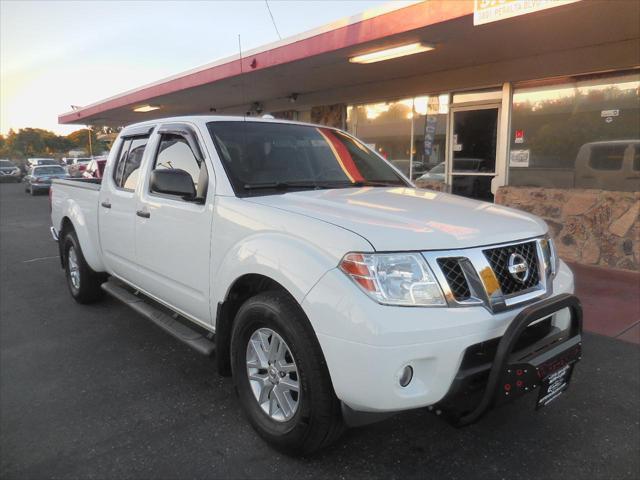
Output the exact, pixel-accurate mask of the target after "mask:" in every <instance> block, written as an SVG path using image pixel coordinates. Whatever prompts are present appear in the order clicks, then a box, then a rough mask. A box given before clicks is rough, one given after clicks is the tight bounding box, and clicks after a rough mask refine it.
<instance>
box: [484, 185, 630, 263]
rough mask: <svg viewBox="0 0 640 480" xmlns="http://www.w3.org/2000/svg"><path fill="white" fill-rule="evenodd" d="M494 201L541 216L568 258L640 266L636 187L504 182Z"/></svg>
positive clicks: (575, 260)
mask: <svg viewBox="0 0 640 480" xmlns="http://www.w3.org/2000/svg"><path fill="white" fill-rule="evenodd" d="M495 201H496V203H498V204H501V205H507V206H509V207H514V208H517V209H520V210H525V211H527V212H530V213H533V214H534V215H538V216H539V217H542V218H543V219H544V220H545V221H546V222H547V223H548V224H549V230H550V233H551V234H552V235H553V238H554V240H555V243H556V248H557V249H558V253H559V255H560V257H561V258H562V259H563V260H565V261H570V262H578V263H583V264H586V265H598V266H603V267H611V268H620V269H624V270H635V271H638V270H640V225H639V222H638V213H639V211H640V193H638V192H610V191H606V190H582V189H567V190H563V189H556V188H534V187H500V188H499V189H498V192H497V194H496V197H495Z"/></svg>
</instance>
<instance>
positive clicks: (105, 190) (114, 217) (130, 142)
mask: <svg viewBox="0 0 640 480" xmlns="http://www.w3.org/2000/svg"><path fill="white" fill-rule="evenodd" d="M149 130H150V128H149V127H144V129H143V130H140V129H138V130H133V131H131V133H130V134H129V135H126V136H123V137H121V138H120V139H119V140H118V144H117V145H115V146H114V149H115V152H114V154H113V155H114V157H113V158H111V159H110V161H109V165H108V166H107V169H106V170H105V175H104V178H103V179H102V188H101V189H100V198H99V205H98V212H99V214H98V219H99V225H100V245H101V248H102V253H103V257H104V263H105V265H106V267H107V269H108V270H109V272H111V273H113V274H115V275H116V276H118V277H121V278H123V279H125V280H127V281H128V282H130V283H133V284H137V283H138V281H139V280H140V277H139V270H138V269H137V268H136V255H135V253H136V252H135V220H136V207H137V199H136V190H137V189H138V187H139V185H138V180H139V174H140V166H141V164H142V161H143V158H144V156H145V153H146V151H147V148H146V147H147V144H148V142H149V133H150V132H149Z"/></svg>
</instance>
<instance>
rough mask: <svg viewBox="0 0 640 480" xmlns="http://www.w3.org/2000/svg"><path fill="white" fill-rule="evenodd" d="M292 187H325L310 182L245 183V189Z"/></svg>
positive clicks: (285, 188)
mask: <svg viewBox="0 0 640 480" xmlns="http://www.w3.org/2000/svg"><path fill="white" fill-rule="evenodd" d="M294 188H312V189H320V188H327V187H325V186H323V185H318V184H317V183H311V182H268V183H245V184H244V189H245V190H291V189H294Z"/></svg>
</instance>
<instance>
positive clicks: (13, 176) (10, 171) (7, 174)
mask: <svg viewBox="0 0 640 480" xmlns="http://www.w3.org/2000/svg"><path fill="white" fill-rule="evenodd" d="M20 180H22V171H21V170H20V169H19V168H18V167H17V166H16V165H15V164H13V163H12V162H10V161H9V160H0V182H20Z"/></svg>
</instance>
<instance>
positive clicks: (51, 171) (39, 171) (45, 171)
mask: <svg viewBox="0 0 640 480" xmlns="http://www.w3.org/2000/svg"><path fill="white" fill-rule="evenodd" d="M63 173H65V171H64V168H62V167H38V168H34V169H33V174H34V175H61V174H63Z"/></svg>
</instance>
